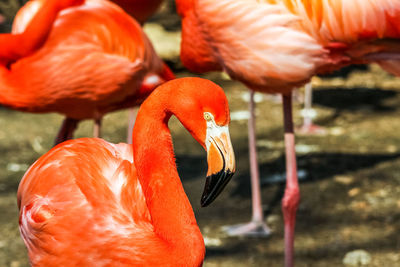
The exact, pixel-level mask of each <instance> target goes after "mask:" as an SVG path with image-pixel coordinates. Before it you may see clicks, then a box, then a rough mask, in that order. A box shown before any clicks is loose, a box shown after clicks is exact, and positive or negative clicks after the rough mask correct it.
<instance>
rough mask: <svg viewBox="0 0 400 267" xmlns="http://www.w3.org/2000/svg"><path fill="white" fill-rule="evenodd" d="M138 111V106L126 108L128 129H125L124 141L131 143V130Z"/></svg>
mask: <svg viewBox="0 0 400 267" xmlns="http://www.w3.org/2000/svg"><path fill="white" fill-rule="evenodd" d="M138 111H139V108H130V109H129V110H128V129H127V137H126V142H127V143H128V144H132V132H133V126H135V121H136V116H137V113H138Z"/></svg>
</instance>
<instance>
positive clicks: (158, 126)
mask: <svg viewBox="0 0 400 267" xmlns="http://www.w3.org/2000/svg"><path fill="white" fill-rule="evenodd" d="M199 88H201V89H202V90H199ZM199 91H203V92H199ZM206 94H208V95H206ZM200 97H203V98H200ZM172 100H173V101H172ZM188 110H191V111H192V112H187V111H188ZM203 112H206V113H207V114H212V115H213V118H215V119H213V120H212V122H213V123H216V124H217V125H214V126H212V125H209V122H211V119H210V118H209V117H207V122H206V120H205V118H203ZM172 114H175V115H176V116H177V117H178V118H179V119H180V121H182V123H183V124H184V126H185V127H186V128H187V129H188V130H189V131H190V132H191V133H192V135H193V137H195V138H196V139H197V140H198V141H199V142H200V143H201V144H202V145H203V147H204V148H206V149H207V152H208V162H209V167H210V169H209V172H210V177H208V178H207V179H211V180H207V181H211V183H208V182H206V188H205V192H206V191H207V190H208V189H210V190H211V192H213V193H211V198H213V197H216V195H218V194H219V192H220V191H221V190H222V188H223V187H224V186H225V184H226V182H227V181H229V178H230V176H225V175H222V173H224V172H228V173H229V172H233V171H234V170H235V167H234V165H235V163H234V155H233V150H232V146H231V144H230V139H229V133H228V132H227V131H225V130H227V128H225V127H226V126H224V125H227V124H228V123H229V110H228V106H227V101H226V97H225V95H224V93H223V91H222V89H221V88H219V87H218V86H216V85H215V84H213V83H211V82H209V81H206V80H203V79H199V78H186V79H178V80H175V81H172V82H170V83H167V84H165V86H164V87H160V88H159V89H157V90H156V91H155V92H154V93H153V94H152V95H151V96H150V97H149V98H148V99H147V100H146V101H145V102H144V103H143V104H142V106H141V108H140V110H139V113H138V117H137V120H136V123H135V128H134V132H133V137H134V138H133V145H127V144H117V145H115V144H110V143H108V142H106V141H104V140H102V139H97V138H82V139H75V140H70V141H66V142H64V143H62V144H60V145H58V146H56V147H54V148H53V149H52V150H50V151H49V152H48V153H46V154H45V155H43V156H42V157H41V158H40V159H39V160H37V161H36V162H35V163H34V164H33V165H32V166H31V167H30V168H29V170H28V171H27V173H26V174H25V175H24V177H23V179H22V181H21V183H20V185H19V189H18V206H19V208H20V220H19V222H20V232H21V235H22V237H23V239H24V241H25V244H26V246H27V248H28V253H29V258H30V262H31V264H32V265H33V266H93V265H94V266H201V264H202V261H203V258H204V253H205V247H204V241H203V238H202V236H201V233H200V230H199V228H198V226H197V223H196V219H195V217H194V214H193V210H192V208H191V206H190V203H189V200H188V199H187V197H186V195H185V192H184V190H183V187H182V184H181V182H180V179H179V176H178V172H177V170H176V165H175V161H174V155H173V148H172V140H171V136H170V132H169V129H168V119H169V117H170V116H171V115H172ZM218 125H220V126H218ZM207 127H208V128H213V127H215V128H214V131H211V132H209V130H208V128H207ZM221 127H222V128H223V129H222V128H221ZM221 129H222V135H221V136H218V135H216V134H215V131H217V132H218V131H220V130H221ZM210 135H211V137H209V136H210ZM215 140H216V141H215ZM214 146H216V147H214ZM217 148H218V149H225V150H218V151H220V152H216V150H215V149H217ZM133 159H135V160H133ZM222 161H223V162H224V164H223V165H224V166H222V165H221V166H220V164H219V162H222ZM210 170H211V171H210ZM220 175H222V181H221V183H219V185H217V186H215V185H214V184H213V183H214V182H215V180H214V179H219V178H217V177H219V176H220ZM227 177H228V180H226V178H227ZM214 189H215V190H216V191H215V190H214ZM213 190H214V191H213ZM215 192H218V193H215ZM206 195H207V196H210V195H208V193H207V194H206ZM207 201H208V200H207ZM211 201H212V200H211ZM202 203H204V202H203V199H202ZM207 204H208V203H207Z"/></svg>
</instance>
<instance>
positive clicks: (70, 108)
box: [0, 0, 174, 143]
mask: <svg viewBox="0 0 400 267" xmlns="http://www.w3.org/2000/svg"><path fill="white" fill-rule="evenodd" d="M64 1H66V0H64ZM70 1H72V0H70ZM77 1H78V0H75V2H77ZM61 2H63V1H61ZM53 3H58V1H54V0H48V1H44V0H35V1H30V2H28V3H27V4H26V5H25V6H24V7H23V8H21V10H20V11H19V12H18V14H17V17H16V19H15V22H14V26H13V34H9V35H5V36H3V37H2V39H1V41H2V43H5V44H8V45H7V46H6V47H5V48H3V47H2V48H1V49H0V55H1V58H2V63H3V64H1V66H0V75H1V88H0V103H1V104H3V105H5V106H8V107H11V108H13V109H16V110H21V111H28V112H37V113H43V112H58V113H62V114H64V115H65V116H66V119H65V121H64V123H63V127H62V128H61V130H60V132H59V134H58V137H57V139H56V142H57V143H59V142H62V141H64V140H66V139H69V138H72V134H73V131H74V129H75V128H76V126H77V123H78V122H79V121H80V120H83V119H94V120H95V122H96V124H95V132H94V133H95V136H99V135H100V121H101V118H102V117H103V116H104V114H106V113H108V112H111V111H114V110H118V109H122V108H127V107H132V106H135V105H138V104H140V103H141V102H142V101H143V100H144V99H145V98H146V97H147V96H148V95H149V93H150V92H151V91H152V90H153V89H154V88H155V87H156V86H157V85H159V84H161V83H163V82H165V81H167V80H170V79H173V78H174V75H173V74H172V72H171V71H170V69H169V68H168V67H167V66H166V65H165V64H164V63H163V62H162V60H161V59H160V58H159V57H158V56H157V55H156V53H155V51H154V49H153V47H152V45H151V43H150V41H149V40H148V38H147V37H146V36H145V34H144V33H143V31H142V29H141V27H140V25H139V24H138V23H137V22H136V21H135V20H134V19H132V18H131V17H130V16H129V15H127V14H126V13H125V12H124V11H123V10H122V9H120V8H119V7H118V6H116V5H115V4H113V3H111V2H108V1H104V0H87V1H85V3H84V4H83V5H81V6H77V7H71V8H68V9H66V10H64V11H63V12H58V11H59V9H56V8H55V7H54V4H53ZM45 12H47V13H45ZM44 13H45V14H44ZM27 33H30V34H27ZM18 36H24V37H25V40H26V41H24V42H19V41H15V42H9V41H10V39H12V38H16V37H18ZM35 38H36V39H38V38H41V39H40V41H36V40H35ZM31 40H33V41H34V42H33V41H31ZM29 43H37V45H36V46H33V47H32V48H31V50H30V51H29V53H26V52H23V53H22V55H21V56H18V57H17V58H16V57H15V56H14V55H13V53H11V52H10V51H9V50H7V47H12V51H13V52H14V53H20V54H21V51H25V50H24V49H22V48H24V47H23V46H24V45H25V44H29ZM14 45H15V46H14ZM13 46H14V47H13ZM10 55H11V56H12V57H11V58H10Z"/></svg>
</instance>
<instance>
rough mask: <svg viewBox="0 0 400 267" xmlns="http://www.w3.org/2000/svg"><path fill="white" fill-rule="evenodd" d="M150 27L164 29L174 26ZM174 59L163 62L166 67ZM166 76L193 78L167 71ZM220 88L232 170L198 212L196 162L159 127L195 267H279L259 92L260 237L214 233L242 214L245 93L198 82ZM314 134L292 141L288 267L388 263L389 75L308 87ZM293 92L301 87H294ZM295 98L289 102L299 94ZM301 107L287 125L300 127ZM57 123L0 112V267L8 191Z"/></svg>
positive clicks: (394, 251)
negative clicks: (195, 236) (197, 260)
mask: <svg viewBox="0 0 400 267" xmlns="http://www.w3.org/2000/svg"><path fill="white" fill-rule="evenodd" d="M165 16H166V15H164V16H162V15H159V16H158V17H157V16H156V19H158V20H159V21H161V23H162V24H163V25H164V26H165V27H166V28H169V30H176V27H178V26H177V24H176V20H172V22H171V21H170V20H167V19H166V18H165ZM169 63H174V62H169ZM172 65H173V67H174V70H175V71H176V72H177V75H178V76H193V75H194V74H190V73H188V72H187V71H185V70H184V69H183V68H182V67H181V66H180V65H179V64H178V63H176V62H175V63H174V64H172ZM201 77H206V78H208V79H211V80H213V81H215V82H217V83H218V84H219V85H221V86H222V87H223V88H224V89H225V91H226V94H227V96H228V99H229V103H230V108H231V114H232V123H231V126H230V132H231V137H232V143H233V146H234V149H235V154H236V157H237V164H238V168H237V173H236V174H235V176H234V177H233V178H232V181H231V182H230V184H228V186H227V188H226V190H225V191H224V192H223V193H222V194H221V195H220V197H219V198H218V199H217V200H216V201H215V203H213V204H212V205H211V206H210V207H207V208H201V207H200V204H199V202H200V196H201V193H202V189H203V186H204V181H205V179H204V178H205V173H206V154H205V152H204V151H203V149H202V148H201V147H200V146H199V145H198V144H197V143H196V142H195V141H194V140H193V139H192V137H191V136H190V135H189V134H188V133H187V132H186V131H185V130H184V129H183V127H182V126H181V125H180V124H179V122H178V121H177V120H176V119H173V120H172V121H171V122H170V128H171V130H172V134H173V139H174V146H175V153H176V156H177V163H178V168H179V173H180V176H181V178H182V181H183V184H184V187H185V190H186V192H187V194H188V196H189V198H190V200H191V203H192V205H193V209H194V212H195V214H196V218H197V220H198V224H199V226H200V228H201V230H202V233H203V235H204V237H205V239H206V244H207V255H206V259H205V263H204V266H206V267H214V266H223V267H225V266H226V267H228V266H239V267H240V266H283V220H282V214H281V208H280V200H281V198H282V195H283V190H284V185H285V184H284V178H283V177H284V176H283V174H284V150H283V149H284V147H283V130H282V107H281V103H280V102H279V98H273V97H269V96H263V95H260V96H259V97H258V101H259V102H258V103H257V117H258V118H257V138H258V142H257V149H258V153H259V154H258V156H259V166H260V170H261V176H262V198H263V209H264V212H265V216H266V218H265V220H266V222H267V223H268V225H269V226H270V227H271V229H272V234H271V236H270V237H268V238H261V239H259V238H234V237H227V236H226V235H224V233H223V232H222V231H221V227H222V226H224V225H232V224H237V223H242V222H246V221H248V220H249V219H250V217H251V192H250V183H249V163H248V150H247V119H246V118H245V117H246V115H247V114H246V109H247V101H246V96H248V91H247V89H246V88H245V87H244V86H243V85H241V84H240V83H237V82H234V81H231V80H229V79H226V77H225V76H223V75H221V74H218V73H211V74H207V75H202V76H201ZM313 86H314V88H315V91H314V107H315V109H316V111H317V114H318V116H317V118H316V123H318V124H319V125H320V126H323V127H325V128H326V130H327V133H326V134H325V135H320V136H300V135H298V136H297V137H296V138H297V140H296V141H297V142H296V143H297V145H296V150H297V155H298V157H297V159H298V165H299V172H300V174H301V175H300V177H301V183H300V188H301V203H300V207H299V211H298V216H297V225H296V240H295V249H296V254H295V260H296V266H312V267H314V266H321V267H322V266H323V267H325V266H326V267H333V266H344V264H343V259H344V258H345V255H346V253H348V252H351V251H354V250H359V249H362V250H365V251H366V253H367V255H368V256H369V257H370V261H369V263H368V264H367V265H366V266H376V267H384V266H387V267H392V266H400V234H399V233H400V198H399V196H400V172H399V171H400V136H399V132H400V123H398V122H400V108H399V107H400V90H399V89H400V79H399V78H395V77H393V76H390V75H389V74H387V73H385V72H384V71H382V70H381V69H380V68H379V67H377V66H375V65H371V66H366V67H363V68H359V69H346V70H345V71H342V72H341V73H338V74H337V75H332V76H330V77H323V78H320V77H318V78H315V79H313ZM300 92H302V91H300ZM300 95H301V94H300ZM301 108H302V105H301V103H298V102H295V109H294V114H295V121H296V124H297V125H299V124H301V117H300V109H301ZM61 120H62V117H61V116H59V115H57V114H46V115H35V114H28V113H21V112H16V111H12V110H8V109H5V108H0V214H1V216H0V267H3V266H4V267H5V266H12V267H22V266H28V261H27V256H26V249H25V247H24V245H23V242H22V240H21V238H20V235H19V232H18V210H17V206H16V191H17V188H18V183H19V181H20V179H21V177H22V176H23V174H24V172H25V171H26V169H27V168H28V166H29V165H30V164H32V163H33V162H34V161H35V160H36V159H37V158H38V157H39V156H40V155H42V154H44V153H45V152H46V151H48V149H49V148H51V146H52V143H53V140H54V137H55V134H56V132H57V129H58V127H59V125H60V123H61ZM126 124H127V113H126V112H125V111H123V112H117V113H113V114H109V115H107V116H106V118H105V121H104V124H103V125H104V139H106V140H108V141H111V142H116V143H118V142H124V141H125V138H126ZM91 129H92V123H91V122H84V123H82V124H81V125H80V127H79V129H78V132H77V137H83V136H91Z"/></svg>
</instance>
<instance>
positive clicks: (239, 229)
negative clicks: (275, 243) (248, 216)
mask: <svg viewBox="0 0 400 267" xmlns="http://www.w3.org/2000/svg"><path fill="white" fill-rule="evenodd" d="M222 231H224V232H225V233H226V234H227V235H228V236H243V237H269V236H270V235H271V230H270V229H269V227H268V226H267V225H266V224H265V223H264V222H262V221H251V222H249V223H242V224H236V225H230V226H223V227H222Z"/></svg>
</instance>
